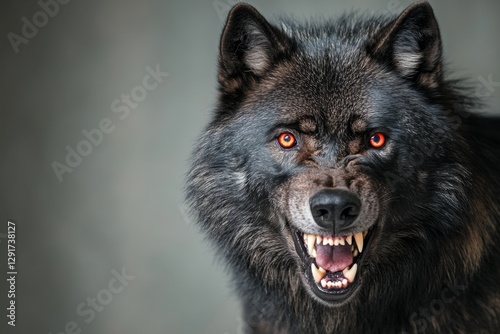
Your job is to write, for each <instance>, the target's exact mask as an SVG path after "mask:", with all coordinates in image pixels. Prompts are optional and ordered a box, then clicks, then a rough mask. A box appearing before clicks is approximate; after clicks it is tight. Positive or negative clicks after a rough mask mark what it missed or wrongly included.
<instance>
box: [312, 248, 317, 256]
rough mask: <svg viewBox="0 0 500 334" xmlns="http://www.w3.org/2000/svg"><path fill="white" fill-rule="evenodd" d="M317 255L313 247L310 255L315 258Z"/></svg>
mask: <svg viewBox="0 0 500 334" xmlns="http://www.w3.org/2000/svg"><path fill="white" fill-rule="evenodd" d="M317 255H318V254H317V253H316V248H313V251H312V254H311V256H312V257H314V258H316V256H317Z"/></svg>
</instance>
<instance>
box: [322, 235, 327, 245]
mask: <svg viewBox="0 0 500 334" xmlns="http://www.w3.org/2000/svg"><path fill="white" fill-rule="evenodd" d="M326 245H328V237H324V238H323V246H326Z"/></svg>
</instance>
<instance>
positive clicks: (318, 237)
mask: <svg viewBox="0 0 500 334" xmlns="http://www.w3.org/2000/svg"><path fill="white" fill-rule="evenodd" d="M321 241H323V238H322V237H321V236H319V235H317V236H316V243H317V244H318V245H319V244H320V243H321Z"/></svg>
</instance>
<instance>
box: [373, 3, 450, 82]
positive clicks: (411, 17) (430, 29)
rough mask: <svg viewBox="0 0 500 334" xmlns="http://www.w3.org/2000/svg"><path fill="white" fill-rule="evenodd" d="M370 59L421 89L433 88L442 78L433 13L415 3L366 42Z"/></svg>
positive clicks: (440, 55) (439, 39) (438, 39)
mask: <svg viewBox="0 0 500 334" xmlns="http://www.w3.org/2000/svg"><path fill="white" fill-rule="evenodd" d="M369 52H370V53H371V54H372V56H373V57H374V58H375V59H377V60H379V61H381V62H382V63H384V64H387V65H389V66H391V67H393V68H395V69H396V70H397V71H398V72H399V73H400V74H401V75H403V76H405V77H407V78H410V79H414V80H416V82H417V83H418V84H420V85H422V86H424V87H428V88H436V87H438V86H439V83H440V81H441V77H442V60H441V57H442V46H441V37H440V33H439V27H438V24H437V21H436V18H435V16H434V11H433V10H432V7H431V5H430V4H429V3H428V2H427V1H422V2H416V3H414V4H412V5H410V6H409V7H408V8H406V9H405V10H404V11H403V12H402V13H401V14H400V15H399V16H398V17H397V18H396V19H395V20H393V21H392V22H391V23H389V24H388V25H387V26H385V27H384V28H382V29H381V30H380V31H378V32H377V33H376V34H375V35H374V36H373V37H372V39H371V40H370V42H369Z"/></svg>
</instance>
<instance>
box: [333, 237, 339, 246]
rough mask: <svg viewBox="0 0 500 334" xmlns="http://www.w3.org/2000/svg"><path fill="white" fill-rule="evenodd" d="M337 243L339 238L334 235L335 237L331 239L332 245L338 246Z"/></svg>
mask: <svg viewBox="0 0 500 334" xmlns="http://www.w3.org/2000/svg"><path fill="white" fill-rule="evenodd" d="M339 243H340V241H339V238H337V237H335V238H334V239H333V245H334V246H338V245H339Z"/></svg>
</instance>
